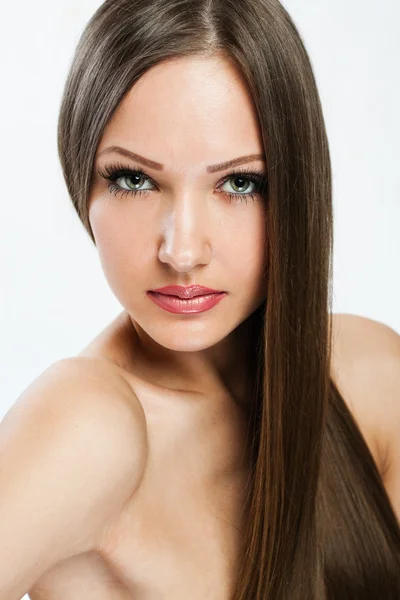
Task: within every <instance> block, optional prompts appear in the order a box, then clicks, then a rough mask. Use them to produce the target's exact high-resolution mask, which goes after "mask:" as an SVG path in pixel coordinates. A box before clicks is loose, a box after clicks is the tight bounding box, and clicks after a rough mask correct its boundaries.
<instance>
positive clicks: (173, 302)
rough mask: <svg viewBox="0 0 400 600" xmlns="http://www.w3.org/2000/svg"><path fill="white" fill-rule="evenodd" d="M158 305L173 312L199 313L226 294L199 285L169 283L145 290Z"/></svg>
mask: <svg viewBox="0 0 400 600" xmlns="http://www.w3.org/2000/svg"><path fill="white" fill-rule="evenodd" d="M147 295H148V296H149V297H150V298H151V299H152V300H153V301H154V302H155V303H156V304H158V306H160V307H161V308H163V309H164V310H167V311H168V312H171V313H175V314H191V313H201V312H204V311H206V310H210V308H213V307H214V306H215V305H216V304H218V302H220V301H221V300H222V298H224V297H225V296H226V295H227V294H226V292H219V291H217V290H213V289H211V288H207V287H204V286H199V285H191V286H188V287H183V286H178V285H169V286H166V287H163V288H158V289H155V290H151V291H148V292H147Z"/></svg>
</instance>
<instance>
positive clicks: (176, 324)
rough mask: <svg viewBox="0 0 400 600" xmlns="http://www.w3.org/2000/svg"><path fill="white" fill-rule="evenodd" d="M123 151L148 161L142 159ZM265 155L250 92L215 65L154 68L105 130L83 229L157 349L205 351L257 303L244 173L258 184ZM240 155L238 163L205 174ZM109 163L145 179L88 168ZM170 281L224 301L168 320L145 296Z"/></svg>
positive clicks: (260, 222)
mask: <svg viewBox="0 0 400 600" xmlns="http://www.w3.org/2000/svg"><path fill="white" fill-rule="evenodd" d="M110 147H119V148H123V149H125V151H126V152H125V153H122V152H118V151H117V150H116V149H114V150H109V148H110ZM128 151H129V152H131V153H135V154H136V155H141V156H142V157H146V158H147V161H146V164H143V162H140V161H139V160H138V159H137V158H134V157H130V156H128V155H127V152H128ZM263 154H264V149H263V145H262V140H261V137H260V132H259V128H258V124H257V119H256V113H255V109H254V107H253V104H252V100H251V97H250V95H249V93H248V91H247V88H246V86H245V84H244V83H243V81H242V79H241V77H240V74H239V72H238V71H237V70H236V68H235V67H234V66H233V65H232V64H231V63H229V62H228V61H226V60H225V59H224V58H216V57H213V58H197V57H196V58H190V59H188V58H184V59H176V60H170V61H167V62H165V63H163V64H159V65H157V66H155V67H154V68H152V69H151V70H150V71H148V72H147V73H145V74H144V75H143V76H142V77H141V79H140V80H139V81H138V82H137V83H136V84H135V85H134V87H133V88H132V89H131V91H130V92H129V94H128V95H127V96H126V97H125V98H124V100H123V102H122V103H121V105H120V107H119V109H118V111H117V112H116V114H115V115H114V117H113V119H112V120H111V121H110V123H109V124H108V127H107V128H106V130H105V133H104V136H103V138H102V140H101V142H100V144H99V148H98V151H97V154H96V161H95V166H94V177H95V179H94V183H93V186H92V188H91V193H90V198H89V218H90V223H91V227H92V230H93V234H94V237H95V240H96V246H97V249H98V252H99V256H100V260H101V263H102V267H103V269H104V273H105V276H106V278H107V281H108V283H109V285H110V287H111V289H112V291H113V292H114V294H115V296H116V297H117V298H118V300H119V302H120V303H121V304H122V306H123V307H124V308H125V309H126V311H127V312H128V313H129V315H130V316H131V318H132V319H133V320H134V321H135V322H136V323H137V324H138V325H139V326H140V328H141V329H142V330H143V331H144V332H146V334H147V335H148V336H150V338H152V339H153V340H155V341H156V342H157V343H158V344H161V345H162V346H164V347H165V348H169V349H171V350H187V351H196V350H204V349H206V348H209V347H211V346H214V345H215V344H217V343H218V342H219V341H221V340H223V339H224V338H226V337H227V336H228V335H229V334H230V333H231V332H233V331H234V330H235V329H236V328H237V327H238V326H239V325H240V324H241V323H242V322H243V321H244V320H245V319H246V318H247V317H248V316H249V315H251V314H252V313H253V312H254V311H255V310H256V309H257V308H258V307H259V306H260V304H261V303H262V302H263V301H264V300H265V297H266V281H265V279H264V269H265V264H266V258H267V257H266V253H265V246H266V242H265V220H266V200H265V192H263V190H262V188H261V187H260V186H261V185H262V183H261V184H260V183H258V182H257V180H256V179H255V178H254V176H251V175H250V174H248V173H247V174H246V173H245V172H244V171H243V169H247V170H248V171H252V172H254V171H256V172H257V171H258V172H260V173H261V176H262V177H264V178H265V177H266V163H265V161H264V160H263V158H262V156H263ZM249 155H250V156H253V158H251V159H250V160H247V161H243V162H242V164H240V165H237V166H236V165H235V166H234V167H232V165H231V166H227V167H225V168H223V169H222V170H217V169H216V168H214V169H207V167H209V166H211V165H219V164H221V163H225V162H227V161H231V160H234V159H237V158H239V157H247V156H249ZM255 155H256V156H255ZM257 155H258V156H257ZM159 164H162V165H163V166H162V167H161V166H159ZM113 165H119V166H123V167H124V168H125V170H131V171H139V170H140V171H142V172H143V175H139V176H138V175H137V174H136V175H135V173H132V172H131V173H130V174H125V175H124V176H119V177H118V178H117V179H116V181H114V182H111V181H109V180H107V179H105V178H104V177H102V176H100V175H99V174H98V173H97V171H98V170H99V169H100V170H101V171H102V172H103V175H104V174H107V173H105V172H104V171H105V169H106V170H109V169H110V168H111V167H112V166H113ZM233 169H237V173H239V174H240V173H244V174H243V176H242V177H243V178H242V177H240V176H239V174H232V173H233ZM228 175H229V178H227V176H228ZM224 179H226V181H225V182H224ZM110 185H111V186H112V188H111V189H109V186H110ZM264 186H265V182H264ZM115 189H120V191H118V192H117V194H115V193H114V192H115ZM135 190H139V191H142V190H143V193H140V194H134V193H133V192H134V191H135ZM228 194H232V195H234V194H236V195H235V196H234V197H233V198H230V197H229V195H228ZM250 194H252V195H253V197H251V196H250ZM170 284H177V285H183V286H187V285H192V284H198V285H202V286H206V287H209V288H212V289H214V290H219V291H224V292H227V294H226V295H225V296H224V297H223V299H222V300H221V301H220V302H219V303H218V304H216V305H215V306H214V307H213V308H211V309H210V310H206V311H204V312H200V313H192V314H174V313H171V312H168V311H167V310H164V309H163V308H161V307H160V306H158V305H157V304H156V303H155V302H154V301H153V300H152V299H151V297H149V296H148V295H147V292H148V291H149V290H154V289H156V288H160V287H164V286H166V285H170Z"/></svg>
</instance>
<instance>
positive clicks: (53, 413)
mask: <svg viewBox="0 0 400 600" xmlns="http://www.w3.org/2000/svg"><path fill="white" fill-rule="evenodd" d="M145 457H146V427H145V417H144V413H143V410H142V408H141V405H140V403H139V401H135V399H134V396H133V392H132V390H131V388H130V387H129V386H128V384H127V383H126V381H125V380H124V379H123V377H122V376H121V374H120V373H119V371H118V369H117V368H115V367H114V366H113V365H112V363H111V362H110V361H107V360H103V359H101V358H100V359H97V358H68V359H63V360H61V361H58V362H56V363H54V364H53V365H51V366H50V367H49V368H48V369H47V370H46V371H45V372H44V373H42V374H41V375H40V376H39V377H38V378H37V379H36V380H35V381H34V382H33V383H32V384H31V385H30V386H29V387H28V388H27V389H26V390H25V391H24V392H23V393H22V394H21V396H20V397H19V398H18V399H17V400H16V402H15V403H14V404H13V406H12V407H11V408H10V410H9V411H8V412H7V413H6V415H5V416H4V418H3V420H2V421H1V423H0V460H1V469H0V489H1V496H2V502H1V505H0V589H1V591H0V598H9V597H17V595H18V594H19V593H21V595H23V594H24V593H26V591H27V590H28V589H30V588H31V587H32V586H33V585H34V584H35V582H36V581H37V580H38V579H39V578H40V577H41V576H42V575H43V574H44V573H46V572H47V571H48V570H49V569H51V568H52V566H53V565H54V564H56V563H57V562H59V561H61V560H65V559H68V558H70V557H72V556H75V555H77V554H81V553H83V552H87V551H91V550H95V549H97V545H98V544H99V543H100V541H101V540H102V536H103V535H104V532H105V531H106V528H107V527H108V526H109V525H110V526H111V524H112V523H113V521H114V519H115V518H117V516H118V514H119V512H120V511H121V510H122V509H123V508H124V506H125V505H126V503H127V502H128V501H129V499H130V497H131V495H132V494H133V492H134V491H135V489H136V488H137V486H138V485H139V482H140V479H141V476H142V473H143V470H144V464H145ZM2 594H3V595H2ZM18 597H20V596H18Z"/></svg>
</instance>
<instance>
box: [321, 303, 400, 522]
mask: <svg viewBox="0 0 400 600" xmlns="http://www.w3.org/2000/svg"><path fill="white" fill-rule="evenodd" d="M332 337H333V354H332V371H333V375H334V380H335V382H336V383H337V385H338V388H339V390H340V392H341V393H342V395H343V397H344V398H345V399H346V401H347V402H348V403H349V407H350V408H351V410H352V411H353V412H354V414H355V416H356V419H357V420H358V422H359V423H360V425H361V427H362V429H363V431H364V433H366V435H367V437H368V438H369V440H370V442H371V444H372V445H373V446H375V448H376V453H377V456H378V460H379V464H378V466H379V467H380V471H381V474H382V478H383V480H384V483H385V487H386V489H387V491H388V493H389V495H390V498H391V500H392V503H393V506H394V507H395V508H396V509H397V514H398V515H399V519H400V335H399V334H398V333H397V332H396V331H395V330H394V329H392V328H391V327H389V326H388V325H385V324H384V323H381V322H379V321H376V320H373V319H369V318H366V317H362V316H358V315H352V314H335V315H332Z"/></svg>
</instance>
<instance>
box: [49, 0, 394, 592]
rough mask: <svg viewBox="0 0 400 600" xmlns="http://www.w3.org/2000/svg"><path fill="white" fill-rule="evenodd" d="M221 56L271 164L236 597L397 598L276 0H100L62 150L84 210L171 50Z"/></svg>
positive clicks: (76, 61) (326, 166) (321, 151)
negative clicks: (241, 88) (115, 143)
mask: <svg viewBox="0 0 400 600" xmlns="http://www.w3.org/2000/svg"><path fill="white" fill-rule="evenodd" d="M216 53H220V54H221V53H222V54H223V55H224V56H225V57H226V58H227V59H228V60H232V61H234V63H235V64H236V65H237V66H238V67H239V68H240V70H241V72H242V73H243V75H244V77H245V79H246V81H247V84H248V86H249V89H250V92H251V94H252V97H253V99H254V103H255V106H256V109H257V112H258V118H259V124H260V130H261V132H262V136H263V138H262V139H263V143H264V148H265V154H266V157H267V172H268V199H267V200H268V211H267V218H266V223H265V227H266V239H267V244H268V252H267V248H266V252H267V254H266V256H268V260H267V267H266V268H267V271H266V274H267V276H268V292H267V301H266V303H265V305H263V306H262V307H260V309H258V310H257V311H256V313H255V314H254V315H253V317H254V318H255V324H256V326H255V344H254V357H255V365H256V368H255V373H254V383H255V385H254V398H253V403H252V414H251V420H250V422H251V427H252V429H251V431H252V444H253V446H252V448H253V455H252V456H253V470H252V474H251V484H250V485H249V493H248V496H247V502H248V504H247V509H248V510H247V514H248V518H247V521H246V527H245V531H243V538H242V539H243V551H242V554H241V556H240V557H239V563H238V570H237V581H236V588H235V590H234V595H233V596H232V598H233V599H234V600H261V599H262V600H265V599H268V600H331V599H334V600H347V599H348V600H350V599H351V600H378V599H379V600H383V599H385V600H399V598H400V575H399V573H400V527H399V523H398V521H397V519H396V516H395V514H394V511H393V507H392V505H391V503H390V500H389V497H388V495H387V493H386V491H385V488H384V486H383V483H382V479H381V476H380V474H379V471H378V470H377V466H376V464H375V462H374V460H373V458H372V455H371V453H370V451H369V449H368V446H367V445H366V443H365V440H364V438H363V435H362V434H361V432H360V430H359V428H358V426H357V424H356V422H355V420H354V419H353V418H352V415H351V413H350V412H349V410H348V408H347V407H346V404H345V402H344V400H343V398H342V396H341V395H340V393H339V391H338V389H337V387H336V386H335V384H334V382H333V380H332V378H331V375H330V366H331V321H330V318H329V315H330V314H331V313H332V289H331V285H332V249H333V218H332V181H331V164H330V155H329V148H328V140H327V134H326V129H325V123H324V118H323V113H322V108H321V103H320V98H319V94H318V91H317V86H316V81H315V78H314V74H313V69H312V66H311V63H310V59H309V57H308V54H307V52H306V49H305V46H304V43H303V41H302V39H301V36H300V34H299V32H298V30H297V28H296V26H295V25H294V23H293V21H292V19H291V18H290V16H289V15H288V13H287V11H286V10H285V8H284V7H283V6H282V5H281V4H280V2H278V0H106V1H105V2H104V3H103V4H102V5H101V6H100V8H99V9H98V10H97V11H96V13H95V14H94V15H93V16H92V18H91V19H90V21H89V22H88V24H87V26H86V28H85V29H84V31H83V34H82V36H81V38H80V40H79V43H78V45H77V48H76V51H75V55H74V57H73V60H72V64H71V67H70V71H69V74H68V78H67V81H66V85H65V90H64V95H63V98H62V103H61V108H60V115H59V129H58V148H59V156H60V160H61V165H62V169H63V173H64V177H65V181H66V185H67V187H68V191H69V194H70V197H71V199H72V202H73V205H74V207H75V209H76V211H77V213H78V215H79V218H80V219H81V221H82V223H83V225H84V227H85V228H86V230H87V232H88V233H89V235H90V236H91V238H92V240H93V242H95V240H94V236H93V232H92V230H91V227H90V223H89V218H88V196H89V191H90V184H91V177H92V170H93V162H94V157H95V154H96V149H97V147H98V144H99V141H100V138H101V136H102V133H103V131H104V129H105V126H106V125H107V123H108V122H109V120H110V118H111V117H112V116H113V113H114V112H115V110H116V109H117V107H118V105H119V104H120V102H121V100H122V99H123V98H124V96H125V94H127V92H128V91H129V90H130V89H131V87H132V85H134V84H135V82H136V81H138V79H139V78H140V76H141V75H142V74H143V73H145V72H146V71H147V70H149V69H150V68H151V67H153V66H154V65H156V64H157V63H160V62H161V61H164V60H167V59H169V58H177V57H188V56H195V55H197V56H203V57H207V56H211V55H214V54H216Z"/></svg>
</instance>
